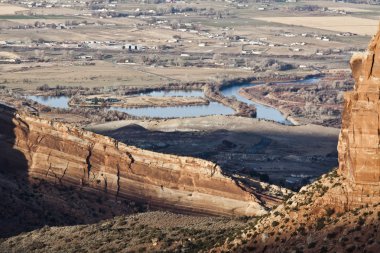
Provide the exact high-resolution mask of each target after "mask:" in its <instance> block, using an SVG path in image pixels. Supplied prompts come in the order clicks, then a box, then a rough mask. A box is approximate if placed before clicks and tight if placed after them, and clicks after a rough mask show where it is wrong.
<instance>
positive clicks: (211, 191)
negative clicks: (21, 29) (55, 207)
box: [0, 106, 266, 215]
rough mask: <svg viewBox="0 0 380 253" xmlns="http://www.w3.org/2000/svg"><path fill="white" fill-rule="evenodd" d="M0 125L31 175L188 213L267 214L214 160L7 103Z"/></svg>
mask: <svg viewBox="0 0 380 253" xmlns="http://www.w3.org/2000/svg"><path fill="white" fill-rule="evenodd" d="M0 129H3V130H4V129H8V131H7V132H5V131H1V135H0V137H1V136H2V138H0V146H2V147H12V146H13V149H15V150H17V151H18V153H21V154H23V155H24V157H25V160H26V161H27V168H24V169H25V170H27V171H26V172H25V173H27V174H28V176H29V178H31V177H37V178H43V179H46V180H48V181H51V182H54V183H57V184H66V185H73V186H77V187H78V188H81V189H85V190H90V191H94V192H96V191H104V192H107V193H108V194H111V195H114V196H116V197H117V198H121V199H123V198H124V199H129V200H135V201H141V202H144V203H148V204H150V205H151V206H154V207H165V208H169V209H171V210H180V211H183V212H189V213H207V214H215V215H260V214H264V213H266V210H265V207H264V206H263V203H262V201H261V200H259V199H258V198H256V197H255V196H254V195H253V194H252V193H249V192H247V191H245V190H244V187H243V186H242V185H240V184H239V183H238V182H236V181H234V180H233V179H232V178H230V177H228V176H225V175H223V174H222V171H221V168H220V167H219V166H217V165H216V164H214V163H212V162H208V161H204V160H201V159H195V158H190V157H179V156H174V155H165V154H159V153H155V152H150V151H146V150H142V149H138V148H136V147H132V146H127V145H125V144H123V143H119V142H117V141H116V140H114V139H111V138H109V137H105V136H101V135H98V134H95V133H92V132H88V131H85V130H82V129H78V128H75V127H72V126H70V125H68V124H63V123H56V122H51V121H48V120H44V119H41V118H38V117H34V116H30V115H27V114H25V113H22V112H18V111H13V110H10V109H9V108H7V107H4V106H2V107H1V108H0ZM6 135H8V136H9V135H13V138H7V137H6ZM3 156H7V158H6V159H8V160H12V164H13V162H16V161H15V160H18V159H19V158H18V157H12V155H10V154H9V152H8V153H6V152H1V154H0V158H4V157H3ZM4 159H5V158H4ZM15 167H16V169H19V170H21V168H17V166H15Z"/></svg>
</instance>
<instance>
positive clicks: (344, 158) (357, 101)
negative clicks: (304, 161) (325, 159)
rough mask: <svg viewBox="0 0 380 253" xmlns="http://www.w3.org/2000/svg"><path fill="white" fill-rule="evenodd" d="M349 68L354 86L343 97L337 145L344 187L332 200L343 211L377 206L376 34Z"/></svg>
mask: <svg viewBox="0 0 380 253" xmlns="http://www.w3.org/2000/svg"><path fill="white" fill-rule="evenodd" d="M350 64H351V68H352V74H353V77H354V78H355V83H356V84H355V89H354V91H351V92H347V93H346V94H345V104H344V112H343V116H342V130H341V134H340V138H339V143H338V151H339V172H340V173H341V174H342V175H344V176H345V177H346V178H347V179H348V184H347V187H346V188H347V189H346V194H344V195H343V196H344V197H343V199H342V196H341V197H339V196H338V195H336V196H335V198H337V199H336V200H335V201H338V202H341V203H344V204H345V205H346V206H347V207H350V206H358V205H363V204H367V203H376V202H380V148H379V145H380V139H379V137H380V120H379V118H380V100H379V98H380V31H379V32H378V33H377V34H376V35H375V36H374V38H373V39H372V40H371V42H370V44H369V46H368V50H367V51H366V52H365V53H364V54H355V55H354V56H353V57H352V59H351V62H350ZM339 199H340V201H339Z"/></svg>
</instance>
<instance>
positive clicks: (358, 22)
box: [255, 16, 379, 35]
mask: <svg viewBox="0 0 380 253" xmlns="http://www.w3.org/2000/svg"><path fill="white" fill-rule="evenodd" d="M255 19H258V20H262V21H268V22H275V23H281V24H286V25H299V26H306V27H311V28H317V29H323V30H329V31H336V32H352V33H356V34H360V35H373V34H375V33H376V30H377V28H378V25H379V21H378V20H372V19H365V18H356V17H349V16H339V17H268V18H267V17H265V18H255Z"/></svg>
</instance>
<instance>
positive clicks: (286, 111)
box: [239, 88, 302, 126]
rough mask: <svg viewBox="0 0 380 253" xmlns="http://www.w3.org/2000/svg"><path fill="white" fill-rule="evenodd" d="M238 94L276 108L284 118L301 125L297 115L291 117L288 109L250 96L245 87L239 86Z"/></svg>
mask: <svg viewBox="0 0 380 253" xmlns="http://www.w3.org/2000/svg"><path fill="white" fill-rule="evenodd" d="M239 94H240V95H241V96H242V97H245V98H246V99H249V100H251V101H253V102H255V103H259V104H262V105H264V106H267V107H270V108H273V109H276V110H278V111H279V112H280V113H281V114H282V115H284V118H285V119H286V120H288V121H290V122H291V123H292V124H293V125H295V126H298V125H302V120H301V119H299V118H297V117H293V116H291V111H289V110H286V109H284V108H281V107H276V106H274V105H271V104H269V103H266V102H265V101H262V100H260V99H257V98H256V97H254V96H251V95H250V94H249V93H248V92H247V91H246V90H245V88H241V89H240V90H239Z"/></svg>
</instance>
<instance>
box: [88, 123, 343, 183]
mask: <svg viewBox="0 0 380 253" xmlns="http://www.w3.org/2000/svg"><path fill="white" fill-rule="evenodd" d="M95 132H97V133H99V134H103V135H107V136H110V137H112V138H115V139H117V140H118V141H121V142H123V143H126V144H127V145H133V146H137V147H139V148H142V149H148V150H151V151H155V152H160V153H166V154H173V155H181V156H191V157H197V158H201V159H205V160H208V161H212V162H215V163H217V164H218V165H220V166H221V168H222V169H223V171H224V173H226V174H234V173H241V174H245V175H249V176H252V177H254V178H257V179H259V180H261V181H264V182H269V183H273V184H277V185H281V186H285V187H288V188H291V189H293V190H298V189H299V188H300V187H301V186H303V185H306V184H308V183H309V182H310V181H311V180H313V179H315V178H317V177H319V176H320V175H322V174H324V173H326V172H328V171H330V170H331V169H333V168H335V167H336V166H337V165H338V161H337V155H338V154H337V151H336V145H337V141H338V135H336V136H332V135H329V134H321V135H319V136H318V135H314V134H312V133H307V132H306V131H304V132H298V131H293V132H290V131H286V132H284V133H280V132H271V131H268V130H265V131H256V130H255V131H234V130H225V129H215V130H212V131H158V130H149V129H145V128H144V127H142V126H140V125H137V124H130V125H126V126H124V127H121V128H118V129H115V130H106V131H104V130H103V131H95Z"/></svg>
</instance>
